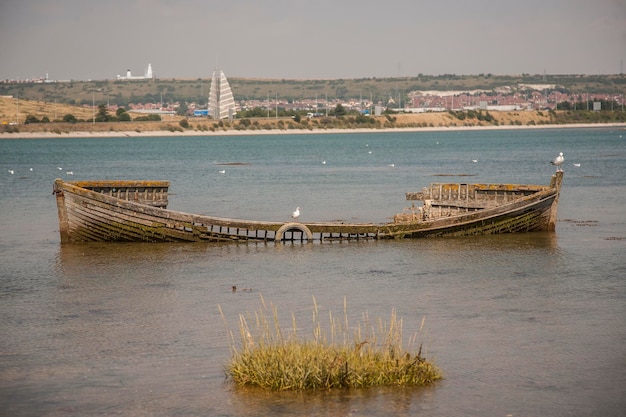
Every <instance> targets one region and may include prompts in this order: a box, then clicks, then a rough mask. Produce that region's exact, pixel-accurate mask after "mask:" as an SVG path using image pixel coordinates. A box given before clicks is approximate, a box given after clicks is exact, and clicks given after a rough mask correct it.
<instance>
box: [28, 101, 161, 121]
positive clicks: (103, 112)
mask: <svg viewBox="0 0 626 417" xmlns="http://www.w3.org/2000/svg"><path fill="white" fill-rule="evenodd" d="M134 120H135V121H138V122H145V121H160V120H161V116H160V115H158V114H149V115H146V116H139V117H136V118H135V119H134ZM79 121H81V120H79V119H77V118H76V116H74V115H73V114H66V115H65V116H63V118H62V119H61V120H55V122H64V123H77V122H79ZM93 121H94V122H98V123H102V122H130V121H133V119H132V118H131V117H130V114H129V113H128V112H127V111H126V109H125V108H123V107H120V108H118V109H117V111H116V112H115V115H112V114H110V113H109V111H108V109H107V106H106V105H104V104H101V105H99V106H98V113H97V114H95V115H94V118H93ZM24 123H25V124H31V123H50V119H49V118H48V116H43V117H42V118H41V119H38V118H37V117H36V116H33V115H31V114H29V115H27V116H26V119H25V120H24Z"/></svg>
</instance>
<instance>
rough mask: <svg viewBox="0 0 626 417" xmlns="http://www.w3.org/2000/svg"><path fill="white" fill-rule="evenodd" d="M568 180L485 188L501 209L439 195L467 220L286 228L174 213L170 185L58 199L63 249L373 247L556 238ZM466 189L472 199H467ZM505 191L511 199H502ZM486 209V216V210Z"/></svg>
mask: <svg viewBox="0 0 626 417" xmlns="http://www.w3.org/2000/svg"><path fill="white" fill-rule="evenodd" d="M562 177H563V174H562V172H557V173H556V174H555V175H554V176H553V178H552V182H551V184H550V186H545V187H544V186H511V185H498V186H497V187H496V186H492V185H480V186H479V187H478V188H480V189H481V192H484V190H487V192H491V191H492V190H496V194H495V197H492V196H489V197H487V198H490V199H492V200H493V201H490V202H487V203H480V202H473V201H470V200H469V198H470V195H469V194H470V187H469V185H467V184H463V185H461V186H458V185H455V184H452V185H450V184H447V185H446V186H448V187H447V188H452V189H454V190H457V191H459V192H458V195H456V194H455V196H454V197H455V199H449V197H450V196H449V195H447V196H444V197H440V195H441V194H442V193H440V192H439V191H437V192H439V194H438V196H439V198H442V199H443V200H437V201H436V202H435V203H434V204H435V205H437V206H438V209H441V207H445V209H446V210H452V209H454V210H465V212H463V213H460V214H453V215H448V216H441V217H436V218H423V219H414V220H411V221H398V222H393V223H382V224H374V223H362V224H355V223H349V224H344V223H281V222H269V221H253V220H237V219H226V218H220V217H212V216H204V215H196V214H190V213H184V212H180V211H174V210H168V209H166V208H165V207H166V206H167V188H168V187H169V182H167V181H83V182H75V183H72V182H64V181H62V180H61V179H57V180H56V181H55V184H54V192H55V194H56V198H57V210H58V215H59V230H60V235H61V242H62V243H70V242H90V241H99V242H107V241H112V242H138V241H145V242H220V241H284V240H306V241H331V240H367V239H388V238H422V237H434V236H464V235H480V234H495V233H515V232H531V231H540V230H541V231H545V230H548V231H554V230H555V223H556V209H557V205H558V197H559V191H560V187H561V182H562ZM463 186H466V190H467V192H465V191H463V192H461V191H460V190H462V188H463ZM498 187H499V188H498ZM447 188H446V187H442V186H439V189H440V190H447ZM498 190H505V191H506V193H507V194H500V195H498V194H497V191H498ZM446 192H448V193H449V194H450V191H449V190H447V191H446ZM455 192H456V191H455ZM415 194H417V193H415ZM415 194H411V196H409V195H408V194H407V199H415ZM472 198H474V197H472ZM498 199H501V200H502V202H498V201H497V200H498ZM509 199H510V201H509ZM481 204H482V205H484V206H485V207H486V208H482V209H481V207H480V206H481Z"/></svg>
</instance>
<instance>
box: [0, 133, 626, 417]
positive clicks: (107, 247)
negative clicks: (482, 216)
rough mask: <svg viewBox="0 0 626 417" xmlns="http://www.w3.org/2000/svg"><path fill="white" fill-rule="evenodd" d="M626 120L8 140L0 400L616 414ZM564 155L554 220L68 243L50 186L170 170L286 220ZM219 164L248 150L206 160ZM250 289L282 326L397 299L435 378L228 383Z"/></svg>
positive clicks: (209, 207)
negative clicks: (459, 232) (451, 234)
mask: <svg viewBox="0 0 626 417" xmlns="http://www.w3.org/2000/svg"><path fill="white" fill-rule="evenodd" d="M624 134H626V132H623V131H611V130H605V129H588V130H583V129H580V130H539V131H535V130H532V131H518V130H512V131H498V132H462V133H459V132H428V133H412V134H408V133H402V134H397V133H380V134H365V135H363V134H344V135H301V136H298V135H293V136H291V135H281V136H278V137H272V136H267V137H259V136H254V137H246V136H243V137H237V138H234V137H228V138H220V137H208V138H207V137H198V138H136V139H121V138H111V139H46V140H0V190H1V191H0V193H1V194H0V227H1V229H2V231H3V233H2V234H1V235H0V250H1V253H2V255H0V259H1V264H0V318H1V320H0V335H1V336H0V410H3V413H2V414H3V415H16V416H21V415H24V416H26V415H28V416H30V415H38V416H46V415H50V416H52V415H81V416H82V415H124V416H143V415H163V416H179V415H180V416H182V415H219V416H248V415H249V416H261V415H266V416H281V415H284V416H287V415H289V416H291V415H329V416H344V415H355V416H356V415H363V416H386V415H407V416H409V415H417V414H419V415H425V416H443V415H446V416H448V415H459V416H485V415H502V416H508V415H512V416H536V415H556V416H560V415H563V416H571V415H575V416H592V415H605V416H620V415H624V413H625V411H624V410H626V401H625V399H624V398H626V388H624V387H626V372H625V371H626V347H625V346H626V319H625V317H626V283H625V278H624V277H625V276H626V261H625V260H624V253H625V249H626V216H625V214H626V212H625V210H624V207H625V206H626V205H625V203H626V193H625V191H626V175H625V174H626V171H625V170H626V144H625V142H624V139H623V138H622V137H621V136H623V135H624ZM370 151H371V153H369V152H370ZM559 151H563V152H564V154H565V157H566V165H565V179H564V185H563V189H562V195H561V201H560V206H559V219H560V221H559V222H558V224H557V232H556V233H532V234H516V235H500V236H482V237H466V238H453V239H447V238H446V239H426V240H406V241H390V242H387V241H385V242H351V243H324V244H299V243H296V244H278V245H275V244H273V243H269V244H245V245H236V244H156V245H155V244H87V245H63V246H61V245H60V243H59V237H58V222H57V218H56V207H55V202H54V198H53V197H52V195H51V189H52V183H53V180H54V178H55V177H58V176H62V177H64V178H70V179H96V178H97V179H115V178H119V179H122V178H123V179H133V178H137V179H168V180H170V181H171V182H172V185H171V187H170V191H171V195H170V208H173V209H177V210H184V211H189V212H199V213H200V212H201V213H207V214H214V215H219V216H227V217H242V218H252V219H268V220H274V219H279V220H280V219H284V220H285V221H286V220H288V217H289V214H290V213H291V212H292V211H293V209H294V208H295V206H296V205H297V206H300V207H301V209H302V211H303V218H305V216H306V220H312V221H321V220H334V219H344V220H355V221H362V220H363V221H383V220H385V219H387V218H388V217H390V216H391V215H393V214H394V213H396V212H399V211H401V209H402V207H404V206H405V205H407V202H406V201H404V192H406V191H416V190H419V189H420V187H421V186H425V185H427V184H428V183H430V182H433V181H449V180H450V181H472V182H473V181H489V182H496V181H502V182H519V183H540V184H545V183H547V182H548V181H549V176H550V175H551V173H552V171H553V167H551V166H550V165H549V164H547V163H546V162H547V161H549V160H550V159H552V158H553V157H554V155H556V154H557V153H558V152H559ZM473 159H477V160H478V162H472V160H473ZM324 160H325V161H326V162H327V163H326V164H322V163H321V161H324ZM224 162H242V163H244V165H239V166H232V165H218V164H219V163H224ZM574 162H577V163H580V164H581V166H580V167H574V166H573V165H572V164H573V163H574ZM392 163H393V164H394V165H395V166H394V167H390V166H389V164H392ZM57 167H61V168H63V169H62V170H59V169H57ZM30 168H33V171H30ZM223 168H225V169H226V173H225V174H219V173H218V171H219V170H220V169H223ZM8 169H14V170H15V171H16V173H15V175H10V174H8V173H7V170H8ZM69 170H71V171H73V172H74V175H73V176H68V175H67V174H66V172H68V171H69ZM437 174H455V175H460V174H468V175H471V176H470V177H467V178H466V177H456V178H457V179H453V178H455V177H451V178H447V177H438V176H436V175H437ZM233 285H237V287H238V288H239V290H238V291H237V292H235V293H233V292H232V289H231V288H232V286H233ZM261 297H262V298H263V299H264V300H265V301H266V302H267V303H272V304H273V305H275V306H276V307H277V308H278V312H279V315H280V317H281V320H283V321H284V323H285V326H286V327H287V328H288V327H290V324H291V315H292V314H294V315H295V316H296V318H297V321H298V324H299V325H300V326H301V327H302V328H301V331H302V333H303V334H307V330H308V329H309V328H310V323H311V316H312V308H313V303H314V301H313V300H315V303H316V304H317V305H318V306H319V309H320V311H321V312H322V313H321V314H320V315H321V316H322V315H324V314H327V313H328V312H332V313H333V314H335V315H342V314H343V305H344V304H343V303H344V299H345V300H347V305H348V315H349V318H350V323H351V324H353V325H356V323H357V322H359V320H364V319H365V318H367V319H369V320H371V321H374V320H378V319H379V318H380V319H383V320H386V321H388V320H389V317H390V314H391V311H392V310H394V309H395V311H396V312H397V314H398V316H399V317H401V318H402V319H403V323H404V332H405V336H406V337H407V339H408V337H409V336H410V335H411V334H413V333H414V332H415V331H418V330H419V329H420V325H421V323H422V320H423V319H424V320H425V321H424V323H425V325H424V327H423V329H422V330H421V331H420V332H419V337H418V340H419V341H420V342H423V345H424V353H425V355H426V357H427V358H428V359H430V360H433V361H434V362H435V363H436V364H437V365H438V366H439V367H440V368H441V370H442V372H443V374H444V379H443V380H442V381H440V382H438V383H436V384H434V385H432V386H429V387H421V388H394V387H392V388H372V389H362V390H338V391H330V392H327V391H324V392H312V393H311V392H306V393H276V392H265V391H261V390H257V389H239V388H235V387H233V386H231V385H230V384H228V383H226V382H225V377H224V372H223V367H224V365H225V364H226V363H227V361H228V359H229V357H230V351H229V333H230V332H233V333H235V334H237V332H238V328H237V319H238V316H239V314H241V313H252V312H254V311H257V310H258V309H259V308H260V306H261ZM218 307H219V308H221V310H222V311H223V313H224V317H223V318H222V316H221V315H220V313H219V308H218Z"/></svg>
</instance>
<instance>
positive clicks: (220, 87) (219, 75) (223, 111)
mask: <svg viewBox="0 0 626 417" xmlns="http://www.w3.org/2000/svg"><path fill="white" fill-rule="evenodd" d="M236 113H237V109H236V105H235V97H234V96H233V92H232V91H231V89H230V84H228V80H227V79H226V75H224V71H222V70H215V71H213V78H212V79H211V90H210V91H209V116H210V117H212V118H214V119H220V120H221V119H232V118H233V117H234V116H235V114H236Z"/></svg>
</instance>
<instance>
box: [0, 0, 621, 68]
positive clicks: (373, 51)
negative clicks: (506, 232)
mask: <svg viewBox="0 0 626 417" xmlns="http://www.w3.org/2000/svg"><path fill="white" fill-rule="evenodd" d="M624 61H626V0H523V1H520V0H387V1H385V0H375V1H374V0H358V1H353V0H306V1H305V0H221V1H217V0H168V1H164V0H106V1H102V0H99V1H93V0H54V1H53V0H1V2H0V79H7V78H10V79H11V78H12V79H14V78H20V79H25V78H30V77H39V76H44V75H45V74H46V73H48V74H49V77H50V78H51V79H56V80H66V79H74V80H87V79H113V78H115V77H116V75H117V74H121V75H125V73H126V70H127V69H130V70H131V71H132V73H133V75H143V72H144V70H145V68H146V67H147V66H148V63H151V64H152V68H153V71H154V73H155V75H156V76H157V77H160V78H172V77H173V78H198V77H203V78H205V77H209V76H210V74H211V72H212V71H213V69H214V68H215V67H216V65H217V66H219V67H220V68H222V69H223V70H224V72H225V73H226V75H227V76H228V77H258V78H278V79H280V78H291V79H293V78H371V77H395V76H415V75H417V74H419V73H422V74H431V75H439V74H481V73H484V74H486V73H492V74H510V75H514V74H522V73H529V74H543V73H544V72H545V73H546V74H617V73H620V72H622V71H623V70H624Z"/></svg>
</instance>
